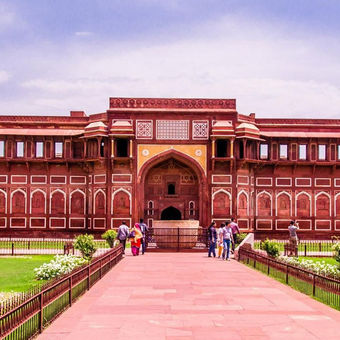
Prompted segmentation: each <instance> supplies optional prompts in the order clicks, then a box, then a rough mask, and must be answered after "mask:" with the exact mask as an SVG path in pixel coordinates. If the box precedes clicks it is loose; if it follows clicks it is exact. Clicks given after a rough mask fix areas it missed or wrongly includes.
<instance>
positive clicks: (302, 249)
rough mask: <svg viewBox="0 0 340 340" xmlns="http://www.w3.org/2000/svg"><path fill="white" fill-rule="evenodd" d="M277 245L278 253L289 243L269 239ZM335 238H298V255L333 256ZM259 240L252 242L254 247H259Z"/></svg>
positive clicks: (282, 251)
mask: <svg viewBox="0 0 340 340" xmlns="http://www.w3.org/2000/svg"><path fill="white" fill-rule="evenodd" d="M271 241H274V242H276V243H277V244H278V245H279V250H280V253H281V254H283V253H284V246H285V244H289V241H288V240H271ZM335 242H336V240H300V241H299V244H298V254H297V255H298V256H316V257H321V256H324V257H328V256H333V251H332V246H333V245H334V243H335ZM260 243H261V241H260V240H256V241H255V242H254V248H255V249H260Z"/></svg>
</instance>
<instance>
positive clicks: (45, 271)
mask: <svg viewBox="0 0 340 340" xmlns="http://www.w3.org/2000/svg"><path fill="white" fill-rule="evenodd" d="M85 263H87V261H86V260H85V259H83V258H81V257H78V256H74V255H56V256H55V257H54V259H53V260H52V261H50V262H48V263H44V264H43V265H41V266H40V267H38V268H35V269H34V272H35V276H36V278H37V279H38V280H50V279H53V278H55V277H58V276H61V275H65V274H69V273H71V272H72V270H73V269H75V268H77V267H80V266H82V265H83V264H85Z"/></svg>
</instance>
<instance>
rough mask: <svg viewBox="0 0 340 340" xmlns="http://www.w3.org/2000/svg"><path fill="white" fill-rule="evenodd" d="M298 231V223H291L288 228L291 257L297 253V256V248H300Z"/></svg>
mask: <svg viewBox="0 0 340 340" xmlns="http://www.w3.org/2000/svg"><path fill="white" fill-rule="evenodd" d="M298 229H299V224H298V223H296V222H295V221H291V222H290V224H289V226H288V231H289V248H290V255H292V254H293V253H295V255H296V256H297V254H296V248H297V246H298V242H299V239H298V237H297V233H296V230H298Z"/></svg>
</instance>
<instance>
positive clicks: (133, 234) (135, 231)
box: [129, 223, 143, 256]
mask: <svg viewBox="0 0 340 340" xmlns="http://www.w3.org/2000/svg"><path fill="white" fill-rule="evenodd" d="M129 238H130V241H131V252H132V255H133V256H138V255H139V248H140V246H141V240H142V238H143V234H142V231H141V229H140V226H139V224H138V223H135V225H134V226H133V227H132V228H131V230H130V235H129Z"/></svg>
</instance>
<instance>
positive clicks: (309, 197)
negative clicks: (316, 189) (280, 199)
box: [295, 191, 312, 217]
mask: <svg viewBox="0 0 340 340" xmlns="http://www.w3.org/2000/svg"><path fill="white" fill-rule="evenodd" d="M300 196H307V197H308V200H309V208H308V211H307V213H306V214H305V215H304V214H299V201H300V198H299V197H300ZM295 216H298V217H299V216H309V217H310V216H312V196H311V194H309V193H308V192H306V191H301V192H299V193H298V194H296V196H295Z"/></svg>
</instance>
